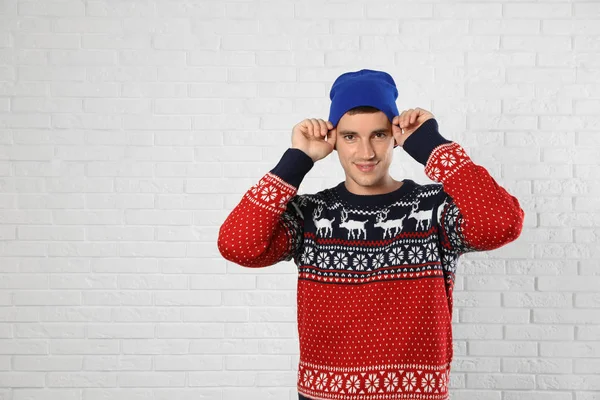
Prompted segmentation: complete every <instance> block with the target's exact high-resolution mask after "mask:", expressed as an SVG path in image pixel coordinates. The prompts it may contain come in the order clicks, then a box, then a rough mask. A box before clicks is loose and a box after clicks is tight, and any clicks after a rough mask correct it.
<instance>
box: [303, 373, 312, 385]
mask: <svg viewBox="0 0 600 400" xmlns="http://www.w3.org/2000/svg"><path fill="white" fill-rule="evenodd" d="M313 379H314V376H313V373H312V371H309V370H307V369H305V370H304V375H303V377H302V383H303V385H304V386H306V387H311V386H312V383H313Z"/></svg>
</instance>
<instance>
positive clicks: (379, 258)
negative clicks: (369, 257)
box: [373, 253, 384, 268]
mask: <svg viewBox="0 0 600 400" xmlns="http://www.w3.org/2000/svg"><path fill="white" fill-rule="evenodd" d="M383 262H384V261H383V254H382V253H377V254H375V257H373V267H374V268H379V267H381V266H382V265H383Z"/></svg>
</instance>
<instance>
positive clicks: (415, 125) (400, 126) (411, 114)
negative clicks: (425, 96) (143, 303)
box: [392, 107, 433, 146]
mask: <svg viewBox="0 0 600 400" xmlns="http://www.w3.org/2000/svg"><path fill="white" fill-rule="evenodd" d="M431 118H433V114H432V113H430V112H429V111H427V110H423V109H422V108H419V107H416V108H411V109H408V110H404V111H402V113H400V115H397V116H395V117H394V120H393V121H392V134H393V135H394V139H395V141H396V143H397V144H399V145H400V146H404V142H405V141H406V139H408V137H409V136H410V135H412V133H413V132H414V131H416V130H417V129H419V127H420V126H421V125H423V122H425V121H427V120H429V119H431Z"/></svg>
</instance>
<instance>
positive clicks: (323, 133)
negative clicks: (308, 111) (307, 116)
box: [318, 119, 329, 137]
mask: <svg viewBox="0 0 600 400" xmlns="http://www.w3.org/2000/svg"><path fill="white" fill-rule="evenodd" d="M318 122H319V127H320V128H321V136H322V137H326V136H327V131H328V130H329V129H327V124H326V123H325V121H324V120H322V119H319V120H318Z"/></svg>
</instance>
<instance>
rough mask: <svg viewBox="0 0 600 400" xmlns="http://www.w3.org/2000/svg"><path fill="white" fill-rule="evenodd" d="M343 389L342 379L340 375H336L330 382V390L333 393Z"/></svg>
mask: <svg viewBox="0 0 600 400" xmlns="http://www.w3.org/2000/svg"><path fill="white" fill-rule="evenodd" d="M341 388H342V377H341V376H340V375H336V376H334V377H333V378H332V379H331V380H330V381H329V390H330V391H332V392H337V391H338V390H340V389H341Z"/></svg>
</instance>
